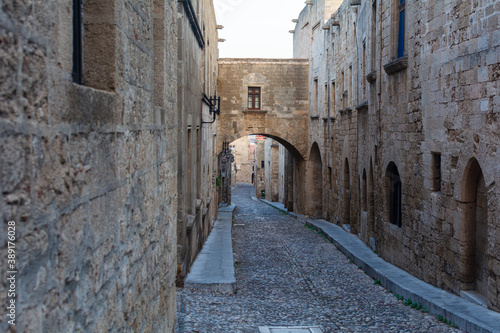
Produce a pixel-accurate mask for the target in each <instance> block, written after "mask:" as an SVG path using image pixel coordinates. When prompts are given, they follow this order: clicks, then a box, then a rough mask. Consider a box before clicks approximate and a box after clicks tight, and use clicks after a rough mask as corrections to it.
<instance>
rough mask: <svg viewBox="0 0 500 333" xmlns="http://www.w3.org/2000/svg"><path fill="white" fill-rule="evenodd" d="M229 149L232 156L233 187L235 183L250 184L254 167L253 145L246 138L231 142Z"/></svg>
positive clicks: (251, 141) (252, 142)
mask: <svg viewBox="0 0 500 333" xmlns="http://www.w3.org/2000/svg"><path fill="white" fill-rule="evenodd" d="M231 149H232V151H233V155H234V165H233V168H232V170H233V177H231V180H232V182H233V186H234V185H236V184H237V183H245V184H252V183H253V178H254V177H255V174H254V165H255V143H254V140H250V137H248V136H246V137H243V138H240V139H238V140H236V141H233V142H231Z"/></svg>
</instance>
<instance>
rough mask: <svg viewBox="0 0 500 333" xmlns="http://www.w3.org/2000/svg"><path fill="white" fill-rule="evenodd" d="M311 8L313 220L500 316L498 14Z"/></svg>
mask: <svg viewBox="0 0 500 333" xmlns="http://www.w3.org/2000/svg"><path fill="white" fill-rule="evenodd" d="M311 3H312V4H311V5H307V6H306V8H304V10H303V11H302V12H301V14H300V17H299V19H298V22H297V24H296V27H295V32H294V56H295V57H298V58H304V57H307V58H309V59H310V72H309V92H310V101H311V103H310V107H309V114H310V122H309V143H308V145H309V148H308V150H309V158H308V163H309V164H308V174H309V176H308V177H307V182H308V183H307V185H306V187H307V190H306V197H308V198H309V197H313V198H316V200H314V203H308V204H307V212H308V214H309V215H321V216H322V217H323V218H326V219H328V220H331V221H332V222H335V223H339V224H347V225H350V228H351V232H353V233H355V234H358V235H359V237H360V238H361V239H362V240H364V241H365V242H366V243H367V244H369V245H370V246H372V247H373V249H374V250H376V251H377V252H378V253H380V254H381V255H382V257H383V258H384V259H386V260H388V261H389V262H391V263H394V264H396V265H398V266H399V267H402V268H404V269H405V270H407V271H409V272H410V273H412V274H413V275H415V276H417V277H419V278H421V279H423V280H424V281H426V282H428V283H431V284H435V285H437V286H439V287H441V288H443V289H445V290H449V291H453V292H454V293H457V294H462V295H464V292H465V294H466V293H467V292H472V293H477V294H479V295H481V296H482V297H483V298H484V300H485V303H487V306H488V307H489V308H491V309H495V310H497V311H498V310H499V309H500V252H499V249H500V219H499V216H500V214H499V209H500V207H499V200H498V199H499V195H500V193H499V192H500V188H499V186H498V184H499V182H500V169H499V167H498V166H499V165H500V158H499V157H498V154H497V150H498V147H499V145H500V138H499V137H498V127H499V123H498V112H499V110H500V99H499V97H498V91H500V83H499V77H500V75H499V73H500V72H499V70H500V27H499V17H500V4H499V3H498V1H493V0H490V1H488V0H487V1H472V0H471V1H454V0H445V1H424V2H422V1H406V3H405V4H404V6H400V0H397V1H395V0H373V1H367V0H362V1H350V0H346V1H344V2H342V3H340V1H328V0H314V1H311ZM325 8H326V9H325ZM401 11H404V15H402V14H401ZM400 21H401V25H400ZM311 170H317V171H311ZM314 184H323V186H314ZM317 202H319V203H320V204H315V203H317Z"/></svg>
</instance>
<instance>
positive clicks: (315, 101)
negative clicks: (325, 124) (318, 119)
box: [313, 79, 319, 116]
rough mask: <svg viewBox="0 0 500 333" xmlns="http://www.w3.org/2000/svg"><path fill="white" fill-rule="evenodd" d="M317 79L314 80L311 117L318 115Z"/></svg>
mask: <svg viewBox="0 0 500 333" xmlns="http://www.w3.org/2000/svg"><path fill="white" fill-rule="evenodd" d="M318 94H319V92H318V79H314V96H313V115H314V116H317V115H318Z"/></svg>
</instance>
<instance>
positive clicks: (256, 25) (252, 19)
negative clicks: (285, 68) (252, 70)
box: [214, 0, 305, 58]
mask: <svg viewBox="0 0 500 333" xmlns="http://www.w3.org/2000/svg"><path fill="white" fill-rule="evenodd" d="M214 6H215V15H216V16H217V24H219V25H223V26H224V29H222V30H219V39H225V40H226V41H225V42H223V43H219V52H220V53H219V56H220V57H221V58H292V57H293V38H292V36H293V35H292V34H290V33H289V32H288V31H289V30H293V29H294V28H295V23H292V19H295V18H299V14H300V12H301V11H302V9H303V8H304V7H305V1H304V0H214Z"/></svg>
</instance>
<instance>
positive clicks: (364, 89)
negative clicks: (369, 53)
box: [361, 43, 366, 101]
mask: <svg viewBox="0 0 500 333" xmlns="http://www.w3.org/2000/svg"><path fill="white" fill-rule="evenodd" d="M361 66H363V71H362V73H363V76H361V83H362V88H363V101H364V100H366V44H365V43H363V63H362V64H361Z"/></svg>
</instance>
